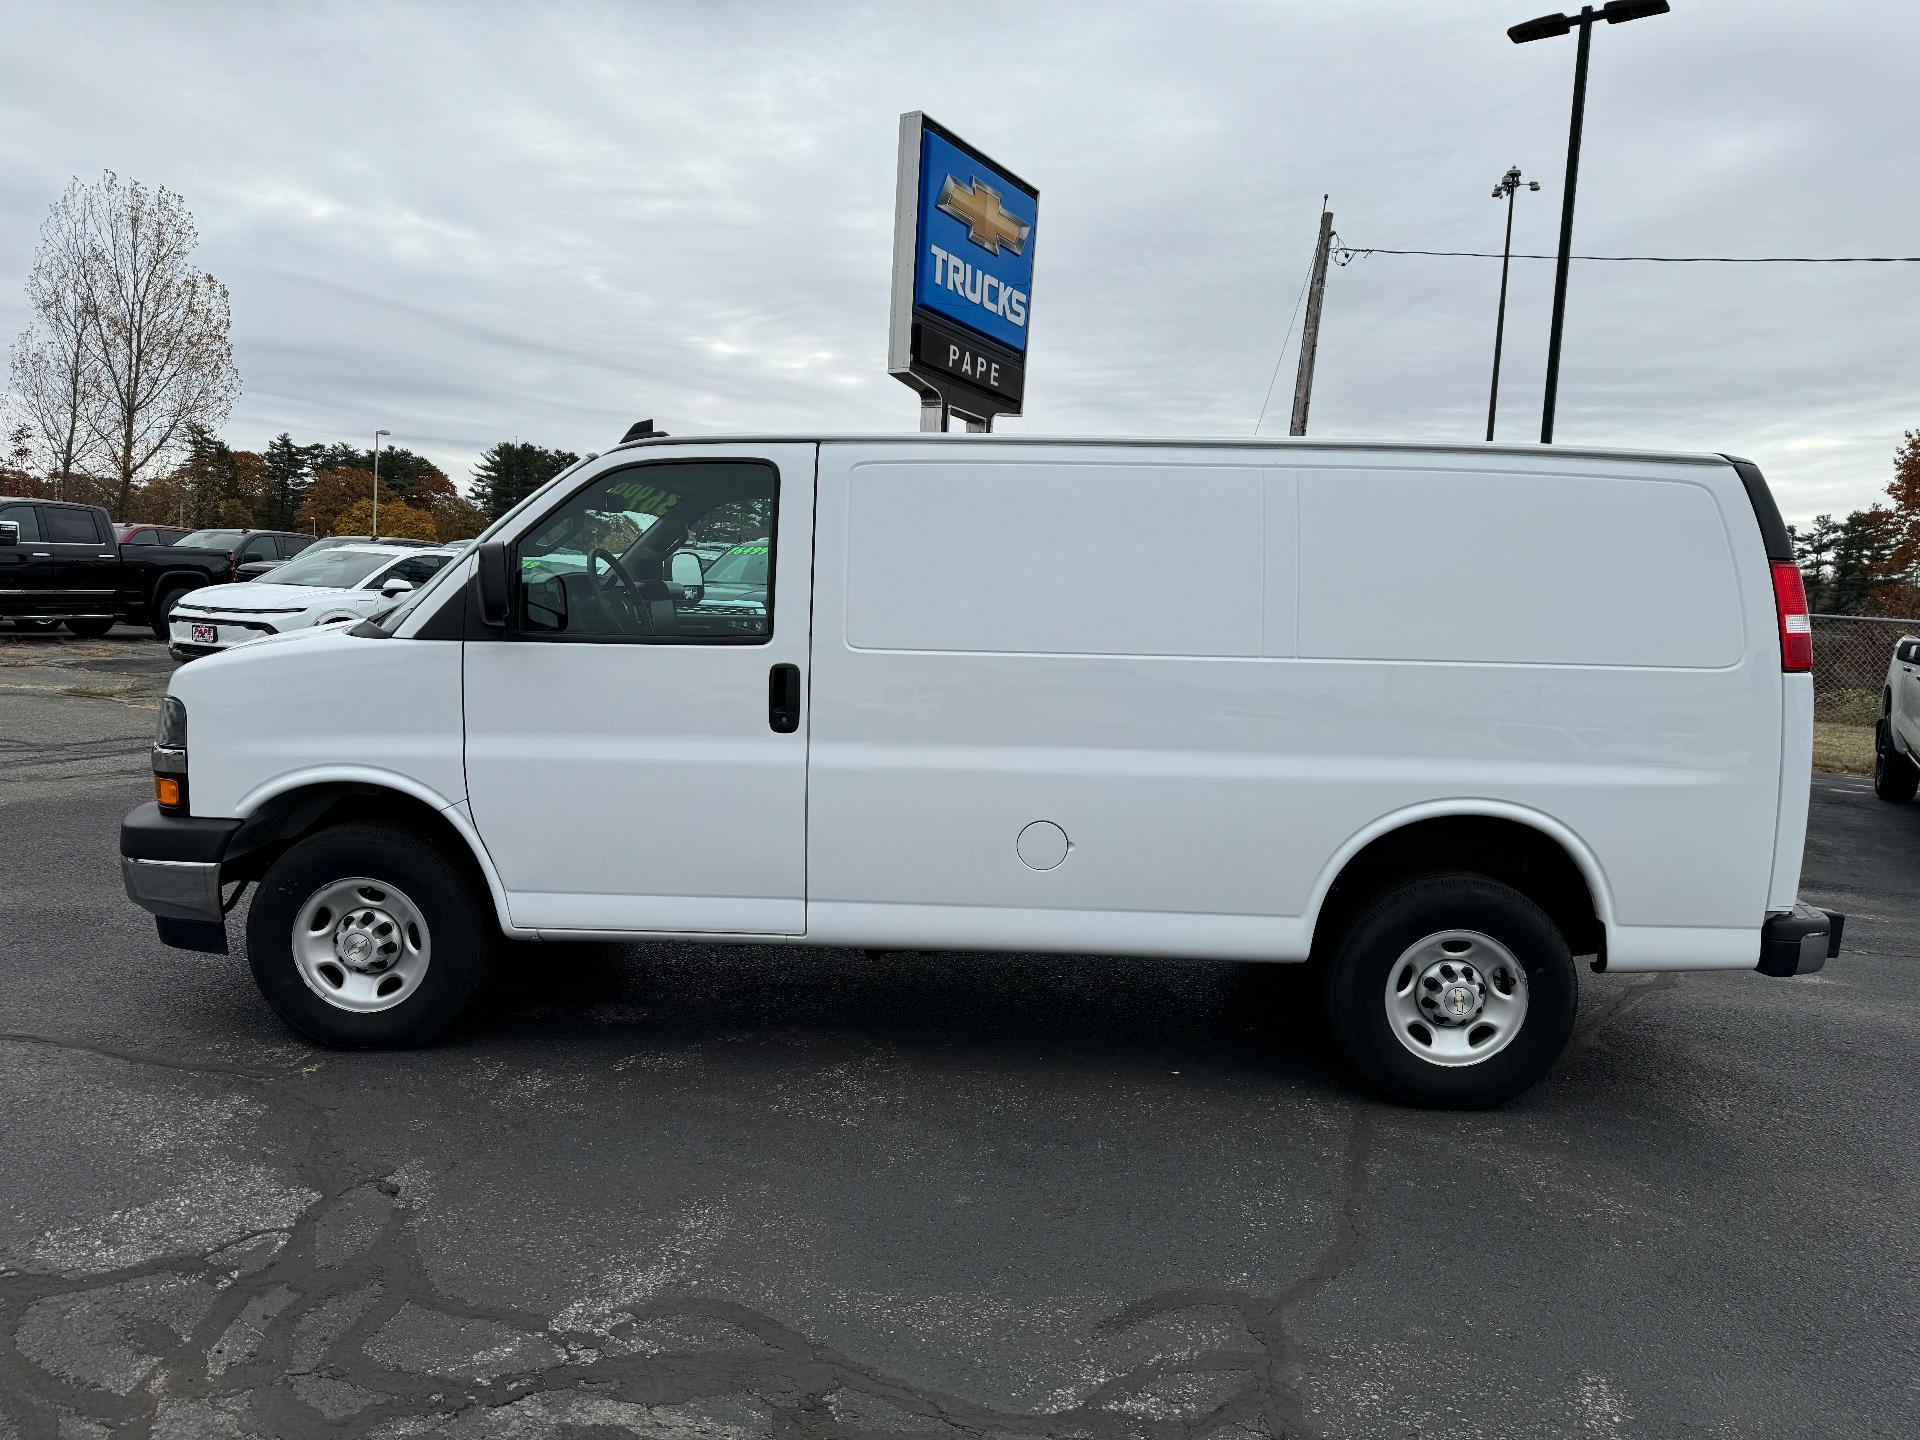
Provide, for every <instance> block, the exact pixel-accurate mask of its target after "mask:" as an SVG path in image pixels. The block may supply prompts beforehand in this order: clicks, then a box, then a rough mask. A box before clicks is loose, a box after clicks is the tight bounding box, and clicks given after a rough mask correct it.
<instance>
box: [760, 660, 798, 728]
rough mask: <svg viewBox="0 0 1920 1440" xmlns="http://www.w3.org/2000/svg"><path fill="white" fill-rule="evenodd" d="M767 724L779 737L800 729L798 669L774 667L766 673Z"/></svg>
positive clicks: (786, 666)
mask: <svg viewBox="0 0 1920 1440" xmlns="http://www.w3.org/2000/svg"><path fill="white" fill-rule="evenodd" d="M767 724H768V725H769V726H770V727H771V728H772V729H773V731H774V733H776V734H779V735H791V734H792V733H793V732H794V731H796V730H798V729H799V728H800V667H799V666H798V665H776V666H774V667H773V669H771V670H769V671H768V672H767Z"/></svg>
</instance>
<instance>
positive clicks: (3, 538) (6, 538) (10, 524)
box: [0, 520, 20, 545]
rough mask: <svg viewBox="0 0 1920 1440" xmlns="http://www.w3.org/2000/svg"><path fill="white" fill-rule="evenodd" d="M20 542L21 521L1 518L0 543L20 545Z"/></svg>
mask: <svg viewBox="0 0 1920 1440" xmlns="http://www.w3.org/2000/svg"><path fill="white" fill-rule="evenodd" d="M19 543H20V524H19V522H18V521H16V520H0V545H18V544H19Z"/></svg>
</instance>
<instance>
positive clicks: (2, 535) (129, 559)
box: [0, 496, 233, 639]
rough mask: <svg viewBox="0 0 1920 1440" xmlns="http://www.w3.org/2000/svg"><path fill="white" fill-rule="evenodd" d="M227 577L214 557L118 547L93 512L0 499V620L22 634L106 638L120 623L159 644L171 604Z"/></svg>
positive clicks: (103, 516)
mask: <svg viewBox="0 0 1920 1440" xmlns="http://www.w3.org/2000/svg"><path fill="white" fill-rule="evenodd" d="M232 571H233V561H232V559H231V558H230V557H229V556H228V555H227V554H225V553H224V552H222V551H218V550H188V549H185V548H184V547H182V546H178V545H151V544H148V545H139V544H134V545H116V544H115V543H114V539H113V523H112V521H111V520H109V519H108V517H107V512H106V511H105V510H102V509H101V508H100V507H99V506H97V505H75V504H72V503H70V502H68V501H64V500H15V499H10V498H8V497H6V496H0V619H9V620H12V621H13V622H14V623H15V624H16V625H19V626H21V627H22V628H29V629H37V628H42V627H48V626H52V625H57V624H59V623H60V622H62V621H65V622H66V626H67V628H68V629H69V630H71V631H73V633H74V634H76V635H104V634H106V633H107V631H108V630H110V629H112V628H113V623H114V621H116V620H125V621H129V622H131V623H133V624H136V625H151V626H152V627H153V633H154V634H155V635H158V636H160V637H161V638H162V639H164V638H166V633H167V611H169V610H171V609H172V608H173V602H174V601H176V600H178V599H179V598H180V597H181V596H182V595H184V594H186V593H187V592H188V591H189V590H195V589H198V588H199V587H200V586H202V585H215V584H219V583H221V582H223V581H226V580H228V579H230V578H231V576H232Z"/></svg>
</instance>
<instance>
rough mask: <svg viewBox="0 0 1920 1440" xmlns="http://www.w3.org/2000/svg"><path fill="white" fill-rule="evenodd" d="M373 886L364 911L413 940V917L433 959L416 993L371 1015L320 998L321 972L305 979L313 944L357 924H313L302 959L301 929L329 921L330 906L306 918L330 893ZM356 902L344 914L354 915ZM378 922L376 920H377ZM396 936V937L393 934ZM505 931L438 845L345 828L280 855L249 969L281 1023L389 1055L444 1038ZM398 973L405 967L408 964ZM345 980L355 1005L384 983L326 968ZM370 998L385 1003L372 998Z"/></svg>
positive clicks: (270, 873) (395, 831) (266, 886)
mask: <svg viewBox="0 0 1920 1440" xmlns="http://www.w3.org/2000/svg"><path fill="white" fill-rule="evenodd" d="M359 879H365V880H368V881H371V882H374V885H375V886H377V887H382V888H379V889H374V888H371V887H367V888H365V889H363V892H362V893H365V894H367V895H368V896H369V897H370V898H369V900H368V901H367V903H368V905H369V906H384V907H385V908H384V909H368V910H366V911H364V912H363V913H365V914H367V915H369V916H378V917H379V918H380V919H382V920H384V919H387V918H388V917H389V912H391V916H392V918H394V919H397V920H398V921H399V924H400V931H401V933H403V934H404V933H405V932H406V931H407V930H408V929H409V927H410V926H412V925H413V924H414V923H415V922H416V921H417V926H418V929H419V931H420V937H421V939H422V940H423V941H424V942H425V944H424V947H423V951H422V952H416V955H415V958H416V959H418V955H419V953H424V955H425V959H424V960H423V961H421V962H420V965H419V968H418V970H417V972H415V973H414V974H413V975H411V976H410V977H409V979H408V981H407V982H406V983H410V984H413V985H414V987H415V988H413V989H412V991H411V992H410V993H408V994H406V995H405V998H403V999H401V1000H399V1001H397V1002H394V1003H393V1004H392V1005H391V1007H390V1008H386V1009H376V1010H371V1011H366V1010H355V1009H349V1008H342V1004H341V1003H337V1002H335V1001H332V1000H328V999H323V998H322V995H321V991H320V989H319V988H317V987H319V986H322V985H324V984H325V983H326V979H325V978H324V977H322V976H316V977H315V978H309V974H310V973H311V972H312V971H313V970H314V969H315V965H314V962H313V959H312V956H313V955H314V954H315V953H316V948H317V949H325V948H326V947H330V946H332V944H333V934H338V933H341V932H342V931H343V930H344V929H345V927H346V926H347V925H348V924H349V922H350V921H352V920H355V919H357V917H351V916H349V915H346V914H339V910H340V908H341V907H338V906H336V907H335V910H334V912H332V913H334V914H338V915H339V918H338V921H337V923H335V924H334V926H333V934H328V935H325V936H322V934H321V931H320V930H319V929H312V930H311V934H312V937H319V938H310V939H309V941H308V944H307V947H306V948H303V950H302V952H301V953H302V954H303V955H305V956H307V957H308V958H307V959H306V960H305V961H304V962H303V961H302V960H301V959H299V958H297V957H296V953H295V947H296V943H297V938H298V937H297V936H296V933H295V927H296V925H298V926H300V927H301V928H302V931H303V932H305V931H307V930H309V929H311V924H310V922H312V921H315V920H317V921H318V922H319V923H320V924H322V925H325V924H327V923H328V921H329V919H330V916H329V913H328V912H327V910H326V907H325V906H324V905H323V906H321V908H320V909H319V910H316V911H315V912H313V914H312V915H308V914H307V913H306V912H307V909H308V907H309V906H310V905H311V904H313V902H315V901H316V899H320V898H322V897H324V896H325V895H326V893H327V891H328V889H329V887H337V886H339V885H341V884H343V883H344V882H346V881H348V880H359ZM360 903H361V902H360V901H359V900H358V899H355V900H353V901H352V902H351V904H349V905H348V906H346V907H345V908H346V909H352V908H357V907H358V906H359V905H360ZM373 923H375V924H378V921H375V922H373ZM387 933H389V934H391V933H394V932H393V931H392V930H391V929H389V930H388V932H387ZM498 938H499V932H498V930H497V928H496V927H495V925H494V923H493V903H492V900H491V898H490V897H489V896H488V895H487V893H486V891H485V890H484V889H483V888H482V886H481V885H480V883H479V882H478V880H477V878H476V877H475V876H474V875H473V874H472V872H471V871H470V869H469V868H468V867H467V866H466V865H464V864H462V863H461V861H460V860H459V859H457V858H456V857H453V856H450V855H449V854H447V852H446V851H445V849H443V848H442V846H441V845H440V844H439V842H437V841H435V840H433V839H430V838H429V837H427V836H425V835H421V834H418V833H416V832H415V831H412V830H406V829H402V828H400V827H398V826H392V825H380V824H350V825H337V826H333V827H331V828H328V829H325V830H321V831H318V832H316V833H315V834H312V835H309V836H307V837H306V838H305V839H303V840H300V841H298V842H297V843H295V844H294V845H293V846H292V847H290V848H289V849H288V850H287V851H286V852H285V853H284V854H282V855H281V856H280V857H279V858H278V859H277V860H275V861H274V862H273V864H272V865H270V866H268V867H267V872H266V874H265V875H263V876H262V877H261V879H260V886H259V889H258V891H257V892H256V893H255V895H254V898H253V908H252V910H251V911H250V912H249V913H248V915H247V963H248V965H249V967H250V968H251V969H252V971H253V979H254V983H255V984H256V985H258V986H259V987H260V993H261V994H262V995H264V996H265V997H266V999H267V1003H268V1004H270V1005H271V1006H273V1008H274V1010H275V1011H276V1012H277V1013H278V1014H279V1016H280V1018H281V1019H282V1020H284V1021H286V1022H287V1024H288V1025H290V1026H292V1027H293V1028H294V1029H295V1030H297V1031H299V1032H300V1034H302V1035H304V1036H306V1037H307V1038H308V1039H309V1040H312V1041H314V1042H316V1043H317V1044H321V1045H326V1046H330V1047H333V1048H335V1049H341V1050H387V1049H401V1048H406V1047H408V1046H414V1045H425V1044H427V1043H428V1042H430V1041H432V1040H434V1039H435V1038H437V1037H438V1036H439V1035H440V1034H441V1032H443V1031H444V1030H445V1029H446V1028H447V1027H448V1026H449V1025H451V1024H452V1023H453V1022H454V1020H455V1019H457V1018H458V1017H459V1015H460V1013H461V1012H462V1011H463V1010H465V1009H466V1008H467V1005H468V1004H469V1003H470V1002H471V1001H472V1000H473V997H474V996H475V995H476V994H477V993H478V992H479V990H480V987H481V985H482V984H483V983H484V982H485V980H486V975H487V968H488V964H489V962H490V960H491V959H492V955H493V949H494V946H495V944H496V943H497V941H498ZM400 959H401V962H402V963H400V964H396V965H395V966H394V969H393V972H392V973H393V974H396V975H397V974H399V973H401V971H402V970H403V969H404V968H405V966H404V962H405V959H406V957H405V956H404V955H402V956H401V957H400ZM318 968H319V969H320V970H321V971H326V972H327V973H328V974H329V975H331V976H332V977H336V978H337V979H338V980H339V981H341V982H342V983H343V984H345V985H349V986H357V987H358V988H357V989H356V988H339V987H336V989H337V991H338V993H339V994H340V995H342V996H343V997H345V998H346V999H347V1000H348V1001H349V1002H351V1001H352V1000H353V998H354V997H355V996H356V995H358V996H360V997H361V998H362V999H365V998H366V996H367V993H368V984H369V983H370V982H371V981H374V980H378V981H379V982H380V983H382V984H384V983H386V981H385V979H384V978H383V977H381V975H380V974H379V972H374V973H373V975H372V976H364V975H362V976H350V975H348V974H347V972H346V971H345V969H344V968H343V967H342V966H340V965H339V964H337V963H336V964H334V965H332V967H331V970H330V971H329V970H328V967H327V966H326V964H325V963H324V962H323V963H322V964H321V965H320V966H319V967H318ZM370 1003H381V1002H379V1001H372V1002H370Z"/></svg>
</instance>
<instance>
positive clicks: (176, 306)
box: [84, 170, 240, 515]
mask: <svg viewBox="0 0 1920 1440" xmlns="http://www.w3.org/2000/svg"><path fill="white" fill-rule="evenodd" d="M84 209H85V215H86V221H85V229H86V237H87V243H86V254H87V267H86V278H87V293H88V301H87V314H88V322H89V323H88V338H87V347H88V352H89V356H90V359H91V362H92V365H93V367H94V370H95V371H96V373H97V376H98V381H99V386H100V403H99V405H98V406H96V407H94V409H93V410H91V411H90V412H89V414H90V416H91V429H92V433H93V434H94V435H95V436H96V437H97V438H98V440H99V441H100V444H101V446H102V449H103V458H104V460H105V462H106V465H107V467H108V468H109V470H110V472H111V474H112V476H113V478H114V480H115V481H117V483H118V485H119V493H120V504H119V509H118V511H117V512H116V513H118V514H122V515H124V514H126V513H127V505H128V501H129V500H130V499H131V498H132V495H133V487H134V486H135V485H136V484H138V483H140V482H141V481H143V480H144V479H146V478H147V477H148V476H149V475H151V474H152V473H154V472H155V471H157V470H159V469H160V468H162V467H163V466H164V465H165V464H166V462H167V461H168V459H169V458H171V457H172V455H173V454H174V453H175V452H177V451H178V450H179V449H180V448H181V447H182V445H183V444H184V443H185V440H186V436H187V425H188V422H190V421H191V422H193V423H195V424H198V425H202V426H205V427H206V428H208V429H210V430H211V429H214V428H217V427H218V426H219V425H221V424H222V423H223V422H224V421H225V420H226V418H227V416H228V415H229V414H231V413H232V411H233V402H234V399H235V397H236V396H238V395H239V393H240V373H239V371H237V370H235V369H234V366H233V344H232V341H231V340H230V339H229V336H228V331H229V328H230V326H231V318H230V315H229V311H228V304H227V287H226V286H224V285H222V284H221V283H220V282H219V281H218V280H216V279H214V277H213V276H211V275H209V274H207V273H206V272H204V271H201V270H195V269H194V268H193V265H192V256H193V247H194V246H195V245H196V244H198V243H199V239H200V236H199V232H198V231H197V230H196V229H195V228H194V224H193V216H192V215H190V214H189V213H188V212H187V207H186V203H185V202H184V201H182V200H181V198H180V197H179V196H178V195H176V194H174V193H173V192H172V191H171V190H168V189H167V188H165V187H164V186H162V187H161V188H160V189H158V190H149V189H147V187H146V186H144V185H142V184H141V183H140V182H139V181H137V180H130V181H124V182H123V181H122V180H121V179H120V177H119V176H117V175H115V174H114V173H113V172H112V171H111V170H109V171H106V172H104V173H103V174H102V175H101V177H100V180H99V182H98V183H97V184H94V185H91V186H88V187H87V188H86V191H85V206H84Z"/></svg>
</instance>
